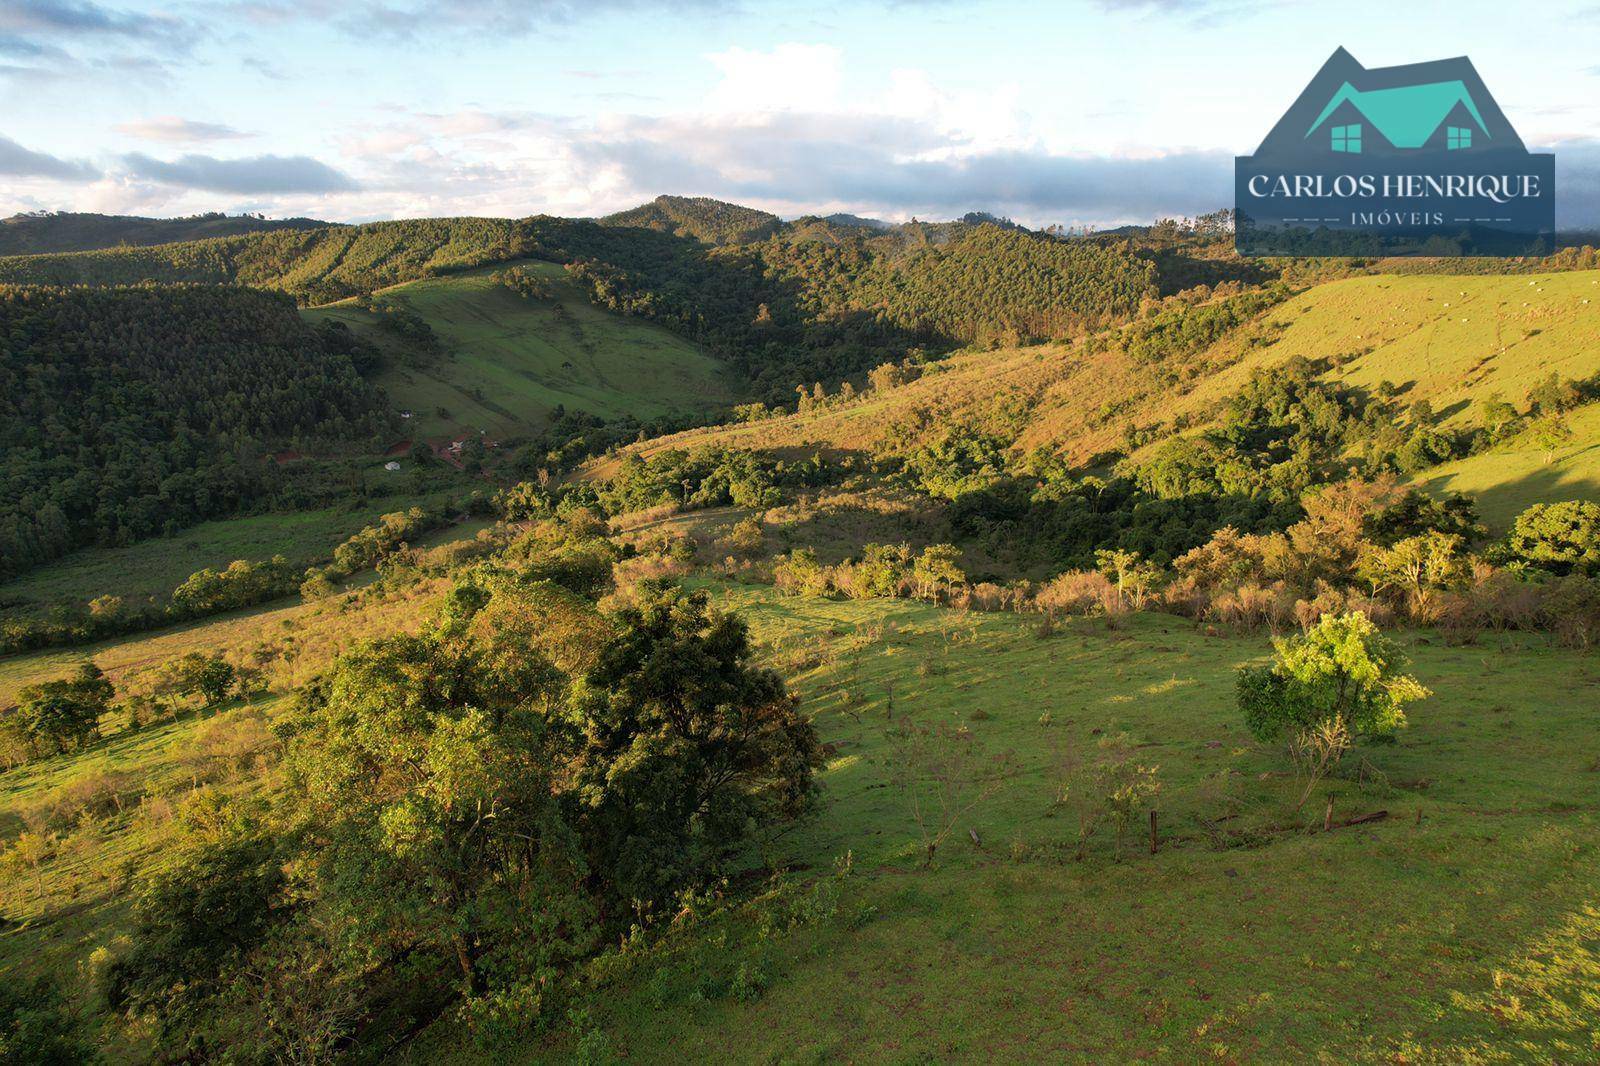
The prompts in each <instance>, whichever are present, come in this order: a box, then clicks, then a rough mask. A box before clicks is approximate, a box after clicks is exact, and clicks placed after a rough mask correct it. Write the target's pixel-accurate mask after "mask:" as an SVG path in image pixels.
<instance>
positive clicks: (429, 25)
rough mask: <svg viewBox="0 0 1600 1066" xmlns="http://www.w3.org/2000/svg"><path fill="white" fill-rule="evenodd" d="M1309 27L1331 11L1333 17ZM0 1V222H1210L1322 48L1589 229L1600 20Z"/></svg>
mask: <svg viewBox="0 0 1600 1066" xmlns="http://www.w3.org/2000/svg"><path fill="white" fill-rule="evenodd" d="M1335 7H1336V8H1337V11H1336V12H1335V11H1334V10H1333V9H1334V8H1335ZM1516 23H1517V24H1516V26H1512V25H1510V24H1509V23H1508V8H1507V7H1506V5H1504V4H1503V3H1494V4H1491V3H1473V2H1455V3H1449V4H1444V3H1440V4H1431V3H1423V4H1417V3H1405V4H1397V3H1392V2H1389V3H1359V2H1357V3H1344V4H1340V5H1326V4H1310V3H1306V4H1296V3H1290V4H1277V5H1270V6H1267V5H1250V4H1243V3H1236V2H1232V0H1220V2H1210V0H1147V2H1138V0H1134V2H1129V0H1089V2H1084V3H1058V4H1051V5H1041V4H1024V3H991V4H984V3H963V4H957V3H940V2H931V0H922V2H917V0H902V2H894V3H890V2H872V0H862V2H856V3H851V4H837V5H827V4H823V5H808V4H804V3H797V2H790V3H783V4H767V3H761V2H756V0H689V2H678V3H661V2H655V3H652V2H648V0H588V2H578V0H522V2H512V0H477V2H472V0H444V2H425V0H342V2H341V0H243V2H237V3H205V4H201V3H139V2H131V0H129V2H118V0H106V2H101V0H0V213H6V214H8V213H11V212H13V211H21V210H37V209H70V210H94V211H108V212H128V213H143V214H159V215H172V214H187V213H192V212H195V211H203V210H225V211H230V212H236V211H241V210H248V211H262V212H265V213H267V214H271V215H287V214H307V215H313V216H316V217H322V218H330V219H340V220H363V219H371V218H390V217H408V216H419V215H440V214H479V215H525V214H533V213H538V212H542V211H547V212H551V213H556V214H566V215H593V214H601V213H604V212H607V211H612V210H617V209H619V208H622V207H627V206H631V205H632V204H635V203H638V202H640V201H642V200H645V199H648V198H650V197H652V196H654V195H656V194H657V193H662V192H671V193H681V194H685V195H709V196H717V197H720V198H724V199H731V200H737V201H739V202H743V203H749V204H753V205H756V206H760V207H765V208H767V209H770V210H773V211H777V212H779V213H780V214H784V215H796V214H802V213H808V212H831V211H852V212H856V213H860V214H867V215H876V216H879V217H885V218H893V219H903V218H907V217H911V216H917V217H923V218H929V217H949V216H951V215H956V214H960V213H962V212H965V211H968V210H974V209H979V210H991V211H995V212H997V213H1001V214H1007V215H1011V216H1012V217H1015V218H1018V219H1020V220H1023V221H1026V222H1029V223H1033V224H1045V223H1051V222H1059V223H1062V224H1067V225H1081V224H1096V225H1114V224H1117V223H1120V222H1125V221H1145V220H1148V219H1150V218H1153V217H1156V216H1159V215H1164V214H1185V213H1194V212H1199V211H1206V210H1212V209H1215V208H1217V207H1221V206H1224V205H1225V204H1226V202H1227V200H1228V198H1229V195H1230V175H1231V168H1232V156H1234V155H1235V154H1240V153H1248V152H1250V151H1252V150H1253V149H1254V148H1255V146H1256V144H1257V143H1258V142H1259V141H1260V139H1261V137H1262V136H1264V135H1265V133H1266V131H1267V130H1268V128H1270V126H1271V125H1272V124H1273V122H1275V121H1276V120H1277V118H1278V116H1279V115H1280V114H1281V112H1282V111H1283V109H1284V108H1286V107H1287V106H1288V105H1289V104H1290V103H1291V102H1292V101H1293V99H1294V97H1295V95H1296V94H1297V93H1298V92H1299V90H1300V89H1301V88H1302V87H1303V86H1304V84H1305V82H1306V81H1307V80H1309V79H1310V77H1311V76H1312V74H1313V73H1315V71H1316V69H1317V68H1318V66H1319V65H1320V64H1321V63H1322V62H1323V60H1325V59H1326V58H1327V56H1328V54H1329V53H1330V52H1332V51H1333V49H1334V48H1335V47H1336V46H1339V45H1343V46H1345V47H1346V48H1348V49H1349V50H1350V51H1351V52H1352V53H1354V55H1355V56H1356V58H1357V59H1359V60H1361V61H1362V62H1363V63H1364V64H1366V65H1367V66H1369V67H1371V66H1387V65H1392V64H1397V63H1410V62H1418V61H1421V60H1427V59H1437V58H1442V57H1445V56H1453V55H1462V54H1465V55H1469V56H1471V57H1472V59H1473V61H1474V63H1475V64H1476V66H1477V68H1478V70H1479V72H1480V74H1481V75H1482V76H1483V78H1484V80H1485V82H1486V83H1487V84H1488V86H1489V88H1490V90H1491V91H1492V92H1493V93H1494V94H1495V96H1496V98H1497V99H1498V100H1499V102H1500V104H1501V106H1502V107H1503V108H1504V109H1505V111H1506V113H1507V116H1508V117H1509V118H1510V119H1511V121H1512V123H1513V124H1514V125H1515V126H1516V127H1517V129H1518V131H1519V132H1520V133H1521V134H1522V136H1523V139H1524V140H1525V141H1526V142H1527V143H1528V145H1529V146H1530V147H1532V148H1536V149H1538V148H1552V147H1553V148H1554V149H1555V150H1556V151H1557V167H1558V190H1557V192H1558V205H1559V210H1560V213H1561V215H1562V220H1563V224H1567V225H1573V224H1582V225H1594V224H1600V177H1597V176H1600V49H1597V48H1596V47H1595V45H1596V44H1597V43H1600V7H1588V6H1586V5H1585V4H1584V3H1583V2H1581V0H1580V2H1576V3H1572V4H1570V5H1566V6H1563V5H1561V4H1559V3H1558V4H1556V5H1553V7H1552V8H1551V9H1549V10H1542V11H1539V12H1537V13H1532V12H1530V13H1529V14H1528V15H1527V16H1521V15H1519V16H1516Z"/></svg>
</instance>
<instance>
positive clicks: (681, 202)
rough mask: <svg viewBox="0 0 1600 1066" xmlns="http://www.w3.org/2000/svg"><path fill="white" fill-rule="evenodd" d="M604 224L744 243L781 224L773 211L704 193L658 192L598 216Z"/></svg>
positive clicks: (770, 232) (707, 241)
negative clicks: (600, 216)
mask: <svg viewBox="0 0 1600 1066" xmlns="http://www.w3.org/2000/svg"><path fill="white" fill-rule="evenodd" d="M600 222H601V224H602V225H606V226H624V227H639V228H643V229H653V230H659V231H661V232H664V233H670V234H672V235H673V236H676V237H691V238H693V239H694V240H697V241H701V242H702V243H705V244H719V245H720V244H747V243H749V242H751V241H759V240H762V239H764V238H766V237H770V236H772V235H773V234H774V233H776V232H777V231H778V230H779V229H780V228H781V227H782V225H783V220H782V219H780V218H779V217H778V216H777V215H774V214H770V213H768V212H766V211H758V210H756V209H755V208H752V207H741V206H739V205H738V204H730V203H725V202H723V201H721V200H713V199H710V198H709V197H705V196H693V197H690V196H658V197H656V198H655V199H654V200H652V201H650V202H649V203H647V204H640V205H639V206H638V207H634V208H629V209H628V210H626V211H618V212H617V213H616V214H612V215H607V216H605V217H604V218H602V219H601V220H600Z"/></svg>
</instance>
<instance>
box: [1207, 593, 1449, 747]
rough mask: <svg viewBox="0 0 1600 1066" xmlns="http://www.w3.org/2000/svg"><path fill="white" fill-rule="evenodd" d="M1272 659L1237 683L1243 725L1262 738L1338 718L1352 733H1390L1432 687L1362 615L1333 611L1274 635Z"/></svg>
mask: <svg viewBox="0 0 1600 1066" xmlns="http://www.w3.org/2000/svg"><path fill="white" fill-rule="evenodd" d="M1273 646H1274V647H1275V649H1276V656H1275V661H1274V663H1273V664H1272V665H1271V666H1263V667H1245V668H1244V669H1242V670H1240V671H1239V674H1238V677H1237V682H1236V688H1237V698H1238V705H1239V710H1240V711H1241V712H1242V713H1243V715H1244V719H1245V724H1246V725H1247V726H1248V727H1249V729H1250V732H1251V733H1253V734H1254V735H1255V736H1256V737H1257V738H1258V739H1260V740H1274V739H1276V738H1278V737H1280V736H1282V735H1284V734H1285V733H1288V734H1289V735H1290V736H1291V737H1299V736H1301V735H1303V734H1304V733H1305V732H1306V731H1307V730H1310V729H1314V728H1317V727H1319V726H1321V725H1323V724H1324V723H1329V722H1332V723H1337V724H1338V725H1340V726H1341V727H1342V728H1343V729H1344V730H1346V731H1347V732H1348V734H1349V735H1350V736H1351V737H1353V738H1362V737H1365V738H1371V739H1379V740H1392V739H1393V738H1394V736H1395V734H1396V733H1397V732H1398V731H1399V730H1400V729H1401V728H1403V727H1404V726H1405V724H1406V716H1405V712H1404V710H1403V707H1404V706H1405V705H1406V704H1407V703H1411V702H1414V701H1416V700H1421V699H1425V698H1427V696H1428V695H1430V693H1429V692H1428V690H1427V689H1425V688H1423V687H1422V685H1421V684H1419V683H1418V682H1417V680H1416V678H1414V677H1411V676H1409V675H1407V674H1403V673H1401V671H1402V670H1403V669H1404V668H1405V665H1406V661H1407V660H1406V657H1405V656H1404V654H1402V653H1401V651H1400V649H1399V648H1397V647H1396V646H1395V645H1394V644H1393V642H1391V641H1390V640H1388V639H1387V638H1386V637H1384V636H1383V634H1382V633H1380V632H1379V631H1378V627H1377V626H1376V625H1374V624H1373V622H1372V620H1371V619H1370V618H1368V617H1367V616H1366V615H1364V614H1360V613H1357V612H1351V613H1349V614H1327V615H1323V616H1322V618H1321V620H1320V621H1318V622H1317V624H1316V625H1314V626H1312V627H1311V629H1310V630H1309V631H1308V632H1307V633H1306V634H1305V636H1303V637H1293V638H1289V639H1286V640H1285V639H1279V640H1274V641H1273Z"/></svg>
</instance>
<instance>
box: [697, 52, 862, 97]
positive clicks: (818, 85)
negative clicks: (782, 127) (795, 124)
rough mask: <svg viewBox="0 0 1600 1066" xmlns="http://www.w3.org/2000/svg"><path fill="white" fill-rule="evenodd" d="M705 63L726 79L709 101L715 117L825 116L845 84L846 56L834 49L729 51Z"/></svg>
mask: <svg viewBox="0 0 1600 1066" xmlns="http://www.w3.org/2000/svg"><path fill="white" fill-rule="evenodd" d="M706 58H707V59H709V60H710V61H711V62H712V64H713V65H714V66H716V68H717V69H718V70H719V71H721V73H722V80H721V81H720V82H718V83H717V85H716V87H715V88H713V89H712V90H711V92H710V93H709V94H707V96H706V101H705V106H706V109H707V110H708V111H711V112H718V113H734V114H750V113H754V112H762V111H825V110H828V109H830V108H833V107H836V106H837V105H838V102H839V95H840V91H841V89H842V87H843V84H844V53H843V52H842V51H841V50H840V49H838V48H835V47H833V46H832V45H826V44H780V45H778V47H776V48H774V49H772V50H771V51H767V52H758V51H752V50H750V49H747V48H730V49H728V50H727V51H725V52H715V53H712V54H711V55H708V56H707V57H706Z"/></svg>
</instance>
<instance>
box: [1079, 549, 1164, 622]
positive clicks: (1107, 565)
mask: <svg viewBox="0 0 1600 1066" xmlns="http://www.w3.org/2000/svg"><path fill="white" fill-rule="evenodd" d="M1094 558H1095V567H1096V569H1098V570H1099V571H1100V572H1101V573H1102V574H1104V575H1105V576H1106V577H1108V578H1110V579H1111V580H1112V581H1115V582H1116V583H1117V600H1118V602H1119V603H1124V604H1127V605H1128V606H1130V607H1132V608H1133V609H1134V610H1136V611H1142V610H1144V604H1145V600H1146V599H1148V598H1149V596H1150V593H1151V592H1153V591H1154V590H1155V587H1156V585H1157V583H1159V582H1160V580H1161V568H1160V567H1159V566H1156V565H1155V564H1154V563H1150V562H1144V561H1141V560H1140V558H1139V553H1138V552H1132V551H1124V550H1122V549H1120V548H1116V549H1105V548H1102V549H1100V550H1099V551H1097V552H1095V553H1094Z"/></svg>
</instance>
